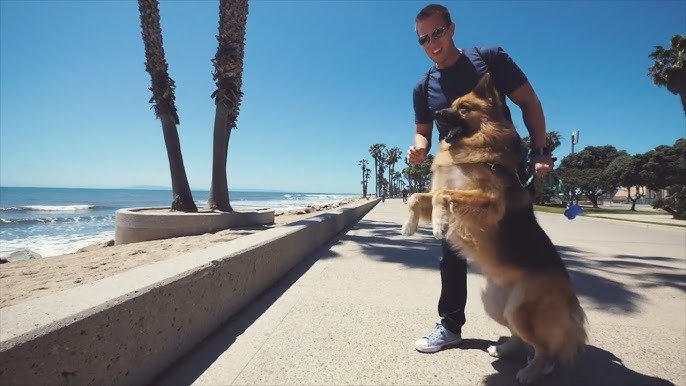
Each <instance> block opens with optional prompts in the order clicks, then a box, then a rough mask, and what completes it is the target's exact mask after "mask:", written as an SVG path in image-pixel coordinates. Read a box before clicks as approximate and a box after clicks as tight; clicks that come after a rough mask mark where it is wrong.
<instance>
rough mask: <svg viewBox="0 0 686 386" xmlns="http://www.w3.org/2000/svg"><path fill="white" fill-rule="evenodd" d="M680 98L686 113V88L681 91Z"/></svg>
mask: <svg viewBox="0 0 686 386" xmlns="http://www.w3.org/2000/svg"><path fill="white" fill-rule="evenodd" d="M679 98H681V107H682V108H683V109H684V114H686V90H683V91H679Z"/></svg>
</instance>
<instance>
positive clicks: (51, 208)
mask: <svg viewBox="0 0 686 386" xmlns="http://www.w3.org/2000/svg"><path fill="white" fill-rule="evenodd" d="M93 208H95V205H27V206H20V207H17V208H3V209H4V210H15V211H41V212H76V211H80V210H89V209H93Z"/></svg>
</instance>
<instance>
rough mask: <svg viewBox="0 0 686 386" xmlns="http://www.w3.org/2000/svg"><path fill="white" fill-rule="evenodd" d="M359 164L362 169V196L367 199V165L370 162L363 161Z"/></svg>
mask: <svg viewBox="0 0 686 386" xmlns="http://www.w3.org/2000/svg"><path fill="white" fill-rule="evenodd" d="M357 164H358V165H360V166H361V167H362V196H363V197H364V198H367V176H369V174H368V171H369V168H367V165H368V164H369V161H367V160H366V159H361V160H360V162H358V163H357Z"/></svg>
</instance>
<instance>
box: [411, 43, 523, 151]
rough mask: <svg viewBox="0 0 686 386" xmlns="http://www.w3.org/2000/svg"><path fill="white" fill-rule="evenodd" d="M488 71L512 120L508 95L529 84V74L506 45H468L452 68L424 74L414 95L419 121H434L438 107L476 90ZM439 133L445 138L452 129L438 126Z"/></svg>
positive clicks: (506, 114)
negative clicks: (480, 46) (476, 46)
mask: <svg viewBox="0 0 686 386" xmlns="http://www.w3.org/2000/svg"><path fill="white" fill-rule="evenodd" d="M487 72H490V73H491V79H492V80H493V83H494V85H495V88H496V89H497V90H498V93H499V94H500V98H501V99H502V102H503V108H504V113H505V116H506V117H507V118H508V119H509V120H510V121H512V118H511V116H510V110H509V109H508V107H507V104H506V103H505V97H506V96H507V95H509V94H510V93H512V92H513V91H515V90H516V89H517V88H519V86H521V85H523V84H524V83H526V81H527V78H526V75H524V73H523V72H522V70H521V69H520V68H519V67H518V66H517V64H516V63H515V62H514V61H513V60H512V58H510V56H509V55H508V54H507V53H505V51H504V50H503V49H502V48H500V47H483V48H479V49H477V48H465V49H463V51H462V55H460V58H459V59H458V60H457V62H455V64H453V65H452V66H451V67H449V68H446V69H441V70H439V69H437V68H436V66H435V65H434V66H432V67H431V69H430V70H429V72H428V73H427V74H424V76H422V79H421V80H420V81H419V83H417V85H416V86H415V88H414V94H413V99H414V115H415V119H414V121H415V123H420V124H427V123H429V124H430V123H433V120H434V113H435V112H436V111H437V110H440V109H444V108H446V107H448V106H450V104H452V102H453V101H454V100H455V99H457V98H459V97H461V96H463V95H465V94H467V93H469V92H470V91H472V90H473V89H474V87H476V85H477V83H478V82H479V79H481V77H482V76H483V75H484V74H486V73H487ZM427 77H428V82H427ZM427 87H428V90H427ZM427 94H428V98H427ZM438 133H439V136H438V139H439V140H441V139H443V138H444V137H445V136H446V135H447V134H448V130H443V129H442V128H440V127H438Z"/></svg>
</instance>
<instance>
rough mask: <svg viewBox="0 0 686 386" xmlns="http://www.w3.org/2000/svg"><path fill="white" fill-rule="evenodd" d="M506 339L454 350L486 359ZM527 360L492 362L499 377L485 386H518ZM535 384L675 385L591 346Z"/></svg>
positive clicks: (521, 355) (468, 342)
mask: <svg viewBox="0 0 686 386" xmlns="http://www.w3.org/2000/svg"><path fill="white" fill-rule="evenodd" d="M505 339H506V338H505V337H501V338H500V339H499V340H498V342H493V341H489V340H484V339H462V340H461V341H460V343H459V344H458V345H457V346H456V347H455V348H459V349H461V350H480V351H483V352H484V355H488V354H487V349H488V347H489V346H491V345H493V344H501V343H503V342H504V341H505ZM526 358H527V352H526V350H520V352H518V353H516V354H513V355H512V356H510V357H508V358H503V359H500V358H493V362H492V363H491V365H492V366H493V368H494V369H495V370H496V373H494V374H491V375H488V376H487V377H486V378H485V379H484V380H483V383H482V384H483V385H486V386H504V385H519V383H518V381H517V378H516V374H517V372H518V371H519V370H520V369H521V368H522V367H524V366H525V365H526V360H527V359H526ZM535 384H536V385H541V386H553V385H555V386H558V385H559V386H566V385H569V386H578V385H583V386H613V385H617V386H620V385H621V386H667V385H670V386H674V383H672V382H670V381H667V380H665V379H661V378H657V377H652V376H649V375H644V374H641V373H639V372H636V371H634V370H631V369H630V368H628V367H626V366H625V365H624V363H623V362H622V360H621V359H619V358H617V356H615V355H614V354H612V353H611V352H609V351H605V350H603V349H601V348H599V347H595V346H591V345H586V348H585V349H584V352H583V353H582V354H581V355H580V356H579V358H578V359H577V361H576V362H575V363H574V364H573V365H572V366H569V367H563V368H561V367H558V368H557V369H556V370H555V371H554V372H553V373H552V374H550V375H546V376H543V377H542V378H541V379H539V380H538V381H537V382H536V383H535Z"/></svg>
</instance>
